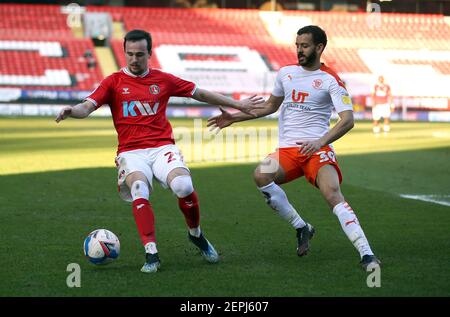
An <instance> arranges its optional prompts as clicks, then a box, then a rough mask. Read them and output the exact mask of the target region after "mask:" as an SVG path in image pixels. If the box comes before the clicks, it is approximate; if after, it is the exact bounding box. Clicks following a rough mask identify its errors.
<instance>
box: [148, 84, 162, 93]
mask: <svg viewBox="0 0 450 317" xmlns="http://www.w3.org/2000/svg"><path fill="white" fill-rule="evenodd" d="M160 91H161V90H160V89H159V86H158V85H151V86H150V93H151V94H152V95H157V94H159V92H160Z"/></svg>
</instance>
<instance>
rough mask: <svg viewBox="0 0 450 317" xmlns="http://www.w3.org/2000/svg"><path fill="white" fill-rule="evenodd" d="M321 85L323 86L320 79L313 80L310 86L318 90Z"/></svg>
mask: <svg viewBox="0 0 450 317" xmlns="http://www.w3.org/2000/svg"><path fill="white" fill-rule="evenodd" d="M322 84H323V81H322V79H314V80H313V83H312V86H313V87H314V88H316V89H319V88H321V87H322Z"/></svg>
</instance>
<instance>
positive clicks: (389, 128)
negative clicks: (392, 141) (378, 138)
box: [383, 124, 391, 132]
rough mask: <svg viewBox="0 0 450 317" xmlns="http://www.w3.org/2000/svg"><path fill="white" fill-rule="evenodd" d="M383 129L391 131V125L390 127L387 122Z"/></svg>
mask: <svg viewBox="0 0 450 317" xmlns="http://www.w3.org/2000/svg"><path fill="white" fill-rule="evenodd" d="M383 131H384V132H389V131H391V127H390V126H389V125H387V124H385V125H384V126H383Z"/></svg>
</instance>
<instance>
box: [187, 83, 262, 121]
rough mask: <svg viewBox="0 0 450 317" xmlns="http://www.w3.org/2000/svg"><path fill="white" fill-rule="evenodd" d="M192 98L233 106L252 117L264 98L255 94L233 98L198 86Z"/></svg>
mask: <svg viewBox="0 0 450 317" xmlns="http://www.w3.org/2000/svg"><path fill="white" fill-rule="evenodd" d="M192 98H194V99H195V100H198V101H201V102H206V103H209V104H211V105H221V106H226V107H230V108H234V109H237V110H240V111H242V112H244V113H247V114H249V115H251V116H252V117H256V113H255V110H257V109H260V108H261V104H262V103H263V102H264V99H263V98H262V97H258V96H256V95H254V96H251V97H250V98H246V99H244V100H234V99H231V98H228V97H225V96H223V95H221V94H218V93H215V92H212V91H209V90H206V89H200V88H198V89H196V90H195V92H194V95H193V96H192Z"/></svg>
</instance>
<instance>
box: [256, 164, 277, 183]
mask: <svg viewBox="0 0 450 317" xmlns="http://www.w3.org/2000/svg"><path fill="white" fill-rule="evenodd" d="M253 179H254V181H255V183H256V185H257V186H258V187H262V186H266V185H268V184H270V183H271V182H273V181H274V178H273V175H272V174H268V173H262V172H261V170H260V168H259V167H257V168H256V169H255V172H254V173H253Z"/></svg>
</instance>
